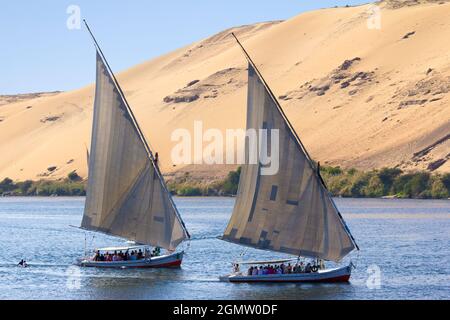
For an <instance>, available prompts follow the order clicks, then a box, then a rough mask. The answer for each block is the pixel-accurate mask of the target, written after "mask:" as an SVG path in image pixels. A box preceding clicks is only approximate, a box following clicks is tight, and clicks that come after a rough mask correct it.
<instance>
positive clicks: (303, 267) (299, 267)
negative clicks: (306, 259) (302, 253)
mask: <svg viewBox="0 0 450 320" xmlns="http://www.w3.org/2000/svg"><path fill="white" fill-rule="evenodd" d="M298 269H299V270H298V272H299V273H303V272H305V266H304V264H303V262H300V265H299V266H298Z"/></svg>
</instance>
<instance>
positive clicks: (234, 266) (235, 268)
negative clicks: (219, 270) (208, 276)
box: [233, 263, 240, 273]
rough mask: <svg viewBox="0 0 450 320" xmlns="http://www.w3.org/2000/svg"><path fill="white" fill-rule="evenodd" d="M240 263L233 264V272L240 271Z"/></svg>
mask: <svg viewBox="0 0 450 320" xmlns="http://www.w3.org/2000/svg"><path fill="white" fill-rule="evenodd" d="M239 271H240V270H239V264H238V263H235V264H233V272H234V273H239Z"/></svg>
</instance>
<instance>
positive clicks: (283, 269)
mask: <svg viewBox="0 0 450 320" xmlns="http://www.w3.org/2000/svg"><path fill="white" fill-rule="evenodd" d="M280 268H281V272H282V273H283V274H286V273H287V267H286V265H285V264H284V263H282V264H281V265H280Z"/></svg>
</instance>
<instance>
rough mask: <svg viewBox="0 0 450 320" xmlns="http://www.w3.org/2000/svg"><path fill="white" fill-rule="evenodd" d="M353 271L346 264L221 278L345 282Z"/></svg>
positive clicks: (245, 280) (233, 280) (245, 281)
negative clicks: (310, 271)
mask: <svg viewBox="0 0 450 320" xmlns="http://www.w3.org/2000/svg"><path fill="white" fill-rule="evenodd" d="M351 273H352V267H351V266H346V267H342V268H336V269H328V270H321V271H318V272H313V273H295V274H292V273H291V274H269V275H257V276H247V275H242V274H231V275H228V276H225V277H221V278H220V280H222V281H228V282H233V283H283V282H286V283H301V282H305V283H308V282H320V283H339V282H343V283H345V282H349V280H350V276H351Z"/></svg>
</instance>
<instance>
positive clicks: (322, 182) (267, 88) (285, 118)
mask: <svg viewBox="0 0 450 320" xmlns="http://www.w3.org/2000/svg"><path fill="white" fill-rule="evenodd" d="M231 35H232V36H233V37H234V39H235V40H236V42H237V43H238V45H239V47H240V48H241V49H242V51H243V53H244V55H245V57H246V59H247V61H248V62H249V63H250V65H251V66H252V67H253V68H254V69H255V71H256V73H257V74H258V77H259V78H260V79H261V81H262V83H263V85H264V87H265V88H266V90H267V92H268V93H269V94H270V97H271V98H272V100H273V102H274V103H275V105H276V106H277V108H278V111H279V112H280V113H281V115H282V117H283V119H284V121H285V122H286V124H287V125H288V127H289V129H290V131H291V133H292V134H293V136H294V137H295V140H296V142H297V143H298V145H299V147H300V148H301V149H302V151H303V153H304V154H305V156H306V159H307V160H308V163H309V165H310V167H311V169H312V170H313V172H314V174H315V175H316V176H317V178H318V179H319V181H320V182H321V184H322V186H323V188H324V189H325V190H326V191H327V192H328V194H329V196H330V199H331V202H332V204H333V206H334V208H335V209H336V211H337V213H338V215H339V218H340V220H341V222H342V224H343V226H344V228H345V229H346V231H347V232H348V234H349V236H350V238H351V239H352V241H353V244H354V245H355V247H356V249H357V250H359V246H358V244H357V243H356V240H355V238H354V237H353V235H352V233H351V232H350V229H349V228H348V226H347V224H346V223H345V221H344V218H343V217H342V214H341V212H340V211H339V209H338V208H337V206H336V204H335V202H334V200H333V198H332V196H331V193H330V192H329V190H328V187H327V185H326V184H325V181H324V180H323V179H322V176H321V175H320V172H319V171H318V170H320V165H319V166H317V167H316V166H315V165H314V162H313V161H312V158H311V156H310V155H309V153H308V151H307V150H306V148H305V146H304V145H303V143H302V141H301V140H300V137H299V136H298V134H297V132H296V131H295V129H294V126H293V125H292V124H291V122H290V121H289V118H288V117H287V116H286V114H285V112H284V110H283V108H282V107H281V105H280V103H279V102H278V99H277V98H276V97H275V95H274V93H273V92H272V89H270V87H269V85H268V84H267V82H266V80H265V79H264V77H263V75H262V74H261V72H260V71H259V69H258V67H257V66H256V64H255V63H254V62H253V60H252V58H251V57H250V55H249V54H248V52H247V50H245V48H244V46H243V45H242V43H241V42H240V41H239V39H238V38H237V36H236V35H235V34H234V32H232V33H231Z"/></svg>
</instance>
